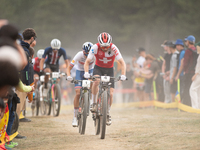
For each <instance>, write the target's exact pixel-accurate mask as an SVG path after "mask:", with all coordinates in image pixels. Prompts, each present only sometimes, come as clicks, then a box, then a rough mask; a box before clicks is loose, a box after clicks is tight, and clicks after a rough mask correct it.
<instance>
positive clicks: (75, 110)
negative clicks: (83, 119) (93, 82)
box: [74, 108, 78, 117]
mask: <svg viewBox="0 0 200 150" xmlns="http://www.w3.org/2000/svg"><path fill="white" fill-rule="evenodd" d="M77 114H78V108H74V117H77Z"/></svg>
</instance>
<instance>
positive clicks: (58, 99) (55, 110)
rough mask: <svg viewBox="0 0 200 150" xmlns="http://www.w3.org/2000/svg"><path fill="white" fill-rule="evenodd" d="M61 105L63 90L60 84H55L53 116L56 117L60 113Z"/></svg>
mask: <svg viewBox="0 0 200 150" xmlns="http://www.w3.org/2000/svg"><path fill="white" fill-rule="evenodd" d="M60 105H61V91H60V86H59V85H58V84H55V85H54V102H52V107H53V116H54V117H56V116H58V115H59V113H60Z"/></svg>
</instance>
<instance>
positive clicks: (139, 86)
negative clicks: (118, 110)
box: [134, 48, 146, 101]
mask: <svg viewBox="0 0 200 150" xmlns="http://www.w3.org/2000/svg"><path fill="white" fill-rule="evenodd" d="M137 52H138V53H139V55H140V57H139V58H138V59H137V61H136V68H137V69H135V71H134V76H135V77H136V78H135V81H134V82H135V87H136V90H137V91H136V95H137V99H138V100H139V101H144V80H145V78H143V77H141V76H140V74H139V72H140V69H142V68H143V65H144V62H145V57H146V52H145V49H144V48H138V49H137Z"/></svg>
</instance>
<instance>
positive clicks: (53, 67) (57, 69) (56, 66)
mask: <svg viewBox="0 0 200 150" xmlns="http://www.w3.org/2000/svg"><path fill="white" fill-rule="evenodd" d="M45 65H46V66H45V68H50V69H51V71H52V72H59V65H51V64H45Z"/></svg>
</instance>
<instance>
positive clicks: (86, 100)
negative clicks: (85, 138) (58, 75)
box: [71, 80, 91, 134]
mask: <svg viewBox="0 0 200 150" xmlns="http://www.w3.org/2000/svg"><path fill="white" fill-rule="evenodd" d="M71 82H72V83H74V84H78V83H79V82H82V87H81V89H80V90H81V91H80V98H79V111H78V114H77V120H78V127H79V133H80V134H85V128H86V121H87V116H89V106H90V95H91V90H90V84H91V81H90V80H73V81H71Z"/></svg>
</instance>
